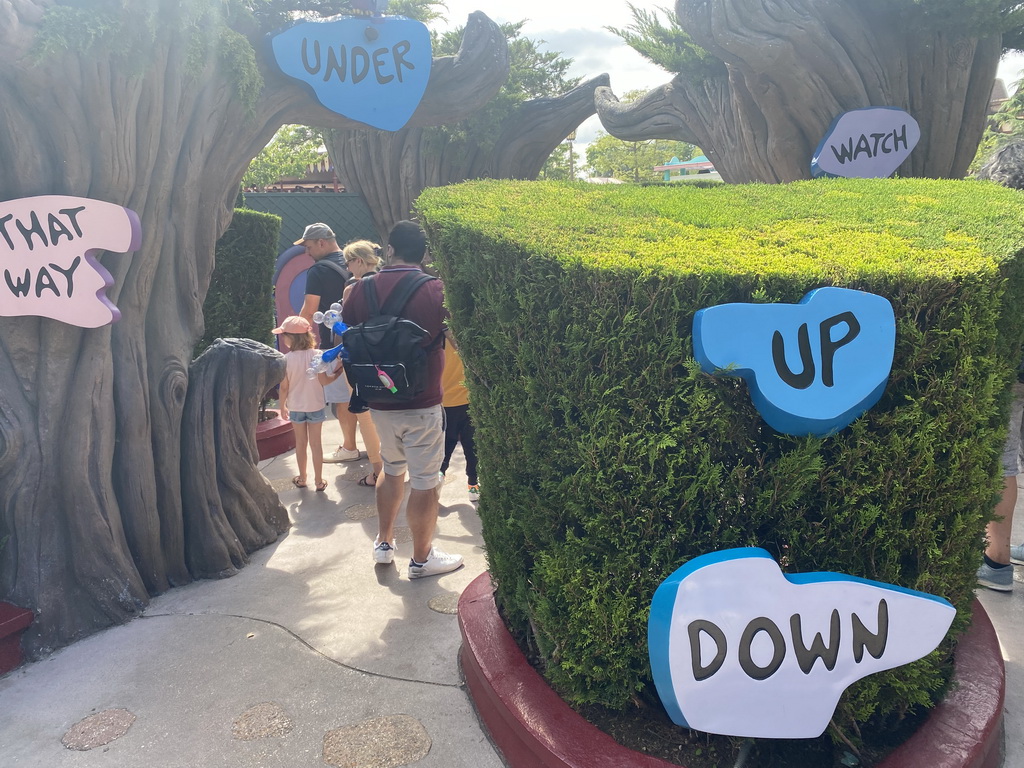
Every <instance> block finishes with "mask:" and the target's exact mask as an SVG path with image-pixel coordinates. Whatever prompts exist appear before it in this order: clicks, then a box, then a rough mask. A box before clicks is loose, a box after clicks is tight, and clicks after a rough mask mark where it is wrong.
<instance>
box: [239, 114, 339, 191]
mask: <svg viewBox="0 0 1024 768" xmlns="http://www.w3.org/2000/svg"><path fill="white" fill-rule="evenodd" d="M326 151H327V150H325V149H324V140H323V137H322V136H321V135H320V132H319V131H316V130H313V129H310V128H307V127H306V126H304V125H285V126H282V128H281V130H279V131H278V132H277V133H276V134H274V138H273V139H271V140H270V143H269V144H267V146H265V147H264V148H263V150H262V151H261V152H260V153H259V154H258V155H256V157H254V158H253V161H252V162H251V163H250V164H249V170H247V171H246V172H245V176H243V177H242V186H243V187H245V188H247V189H248V188H249V187H256V188H259V189H262V188H263V187H266V186H269V185H270V184H273V183H274V182H275V181H277V180H278V179H280V178H282V177H285V176H300V177H301V176H302V175H303V174H305V173H306V169H307V168H308V167H309V166H310V165H312V164H313V163H315V162H316V161H317V160H319V159H320V158H321V157H323V156H324V154H325V153H326Z"/></svg>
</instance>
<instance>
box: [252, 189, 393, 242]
mask: <svg viewBox="0 0 1024 768" xmlns="http://www.w3.org/2000/svg"><path fill="white" fill-rule="evenodd" d="M245 207H246V208H252V209H253V210H254V211H263V212H264V213H273V214H275V215H277V216H280V217H281V237H280V241H279V243H278V253H283V252H284V251H285V250H286V249H288V248H289V247H290V246H291V245H292V243H294V242H295V241H296V240H298V239H299V238H300V237H301V236H302V230H303V229H305V227H306V225H307V224H313V223H315V222H318V221H322V222H323V223H324V224H326V225H327V226H329V227H330V228H331V229H333V230H334V233H335V234H336V235H337V236H338V244H339V245H344V244H345V243H347V242H349V241H350V240H359V239H362V238H365V239H367V240H373V241H374V242H376V241H377V239H378V236H377V230H376V228H375V227H374V225H373V216H371V215H370V209H369V208H368V207H367V206H366V201H365V200H363V198H362V196H361V195H354V194H350V193H345V192H343V193H338V194H336V193H333V192H246V193H245Z"/></svg>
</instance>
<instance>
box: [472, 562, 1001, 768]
mask: <svg viewBox="0 0 1024 768" xmlns="http://www.w3.org/2000/svg"><path fill="white" fill-rule="evenodd" d="M459 629H460V631H461V632H462V649H461V651H460V654H459V656H460V659H461V661H462V669H463V674H464V675H465V678H466V685H467V687H468V688H469V693H470V697H471V698H472V699H473V703H474V704H475V705H476V708H477V712H478V714H479V716H480V719H481V720H482V721H483V723H484V726H485V727H486V728H487V731H488V732H489V734H490V737H491V740H492V741H493V742H494V744H495V746H496V747H497V748H498V750H499V751H500V752H501V753H502V755H503V757H504V758H505V760H506V762H507V763H508V765H509V766H511V768H538V767H542V768H678V766H676V765H675V764H673V763H668V762H666V761H664V760H661V759H659V758H655V757H651V756H650V755H645V754H642V753H640V752H634V751H633V750H630V749H627V748H626V747H623V746H621V745H620V744H618V743H617V742H615V741H614V740H613V739H612V738H611V737H610V736H608V735H607V734H605V733H604V732H602V731H600V730H598V729H597V728H596V727H595V726H593V725H591V724H590V723H589V722H587V721H586V720H584V719H583V718H582V717H581V716H580V715H578V714H576V712H575V711H573V710H572V708H570V707H569V705H568V704H566V703H565V702H564V701H562V699H561V698H560V697H559V696H558V695H557V694H556V693H555V692H554V691H553V690H552V689H551V688H550V687H549V686H548V684H547V682H546V681H545V680H544V678H542V677H541V676H540V674H538V673H537V671H536V670H535V669H534V668H533V667H532V666H531V665H530V663H529V662H528V661H527V660H526V657H525V656H523V654H522V652H521V651H520V650H519V646H517V645H516V643H515V641H514V640H513V639H512V636H511V635H510V634H509V632H508V630H507V629H506V628H505V624H504V622H503V621H502V619H501V616H500V615H499V614H498V610H497V608H496V607H495V604H494V590H493V588H492V586H491V576H490V574H489V573H486V572H485V573H483V574H481V575H480V576H479V577H477V578H476V579H474V580H473V582H472V583H470V585H469V586H468V587H466V589H465V591H464V592H463V593H462V596H461V597H460V598H459ZM1005 683H1006V679H1005V669H1004V667H1003V658H1002V653H1001V651H1000V648H999V641H998V639H997V637H996V633H995V629H994V628H993V627H992V622H991V621H990V620H989V618H988V615H987V614H986V613H985V610H984V608H982V606H981V603H979V602H978V601H977V600H975V601H974V620H973V621H972V623H971V627H970V629H968V631H967V632H966V633H965V634H964V636H963V637H962V638H961V640H960V642H959V643H958V644H957V649H956V655H955V662H954V672H953V682H952V685H951V688H950V692H949V693H948V694H947V696H946V698H945V699H944V700H943V701H941V702H940V703H939V704H938V706H936V707H935V709H933V710H932V712H931V714H930V715H929V716H928V719H927V720H926V721H925V722H924V723H923V724H922V725H921V727H920V728H918V730H917V731H916V732H915V733H914V735H913V736H911V737H910V739H908V740H907V741H906V742H905V743H904V744H902V745H901V746H900V747H898V748H897V749H896V750H894V751H893V752H892V753H890V754H889V755H888V756H887V757H886V758H885V759H884V760H883V761H882V762H880V763H879V764H878V765H877V766H876V768H996V767H997V766H999V765H1000V764H1001V762H1002V746H1003V697H1004V694H1005Z"/></svg>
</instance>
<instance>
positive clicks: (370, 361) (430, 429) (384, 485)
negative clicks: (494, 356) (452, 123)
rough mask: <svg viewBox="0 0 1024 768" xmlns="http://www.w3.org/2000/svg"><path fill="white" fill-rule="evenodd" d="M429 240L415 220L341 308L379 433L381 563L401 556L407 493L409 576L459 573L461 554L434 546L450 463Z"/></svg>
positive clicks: (354, 365) (348, 346) (398, 230)
mask: <svg viewBox="0 0 1024 768" xmlns="http://www.w3.org/2000/svg"><path fill="white" fill-rule="evenodd" d="M426 249H427V237H426V234H425V233H424V232H423V229H422V228H421V227H420V226H419V225H418V224H416V223H414V222H412V221H400V222H398V223H397V224H395V226H394V227H393V228H392V229H391V233H390V234H389V235H388V249H387V250H388V253H387V266H385V267H384V268H383V269H382V270H381V271H380V272H378V273H377V274H375V275H368V276H367V277H364V278H363V279H362V280H360V281H359V282H357V283H356V284H355V285H354V286H353V288H352V291H351V293H350V294H349V296H348V299H346V301H345V304H344V306H343V307H342V320H343V321H344V322H345V324H346V325H348V326H349V328H348V330H347V331H345V334H344V336H343V341H344V343H345V350H346V352H347V354H348V359H347V360H346V361H345V372H346V374H347V375H348V379H349V383H350V384H351V385H352V388H353V392H354V393H355V394H357V395H359V396H360V397H363V398H364V399H365V400H367V401H368V402H369V404H370V410H371V412H372V414H373V421H374V424H375V425H376V426H377V432H378V433H379V434H380V443H381V457H382V458H383V461H384V476H383V477H382V478H381V479H380V481H378V483H377V523H378V532H377V538H376V540H375V541H374V543H373V559H374V562H376V563H390V562H392V561H393V560H394V557H395V537H394V527H395V520H396V519H397V517H398V510H399V508H400V507H401V504H402V498H403V496H404V495H405V473H406V472H407V471H408V473H409V479H410V485H411V491H410V493H409V502H408V504H407V506H406V513H405V514H406V519H407V520H408V523H409V530H410V531H411V533H412V541H413V551H412V558H411V560H410V561H409V578H410V579H418V578H423V577H424V576H438V575H440V574H442V573H448V572H450V571H454V570H456V569H458V568H460V567H462V564H463V563H462V556H461V555H450V554H447V553H445V552H442V551H441V550H439V549H437V548H436V547H432V546H431V544H432V542H433V539H434V529H435V527H436V525H437V490H436V489H437V485H438V473H439V471H440V469H441V461H442V459H443V458H444V417H443V409H442V408H441V397H442V390H441V372H442V370H443V368H444V348H443V346H442V345H443V343H444V331H445V321H446V320H447V317H448V311H447V310H446V309H445V307H444V289H443V287H442V285H441V281H440V280H438V279H436V278H433V277H430V276H429V275H427V274H425V273H424V272H423V270H422V263H423V257H424V255H425V254H426Z"/></svg>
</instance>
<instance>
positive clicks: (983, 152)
mask: <svg viewBox="0 0 1024 768" xmlns="http://www.w3.org/2000/svg"><path fill="white" fill-rule="evenodd" d="M1021 86H1024V80H1018V81H1017V83H1015V85H1014V87H1015V88H1016V89H1017V90H1016V91H1015V92H1014V94H1013V96H1011V97H1010V98H1009V99H1008V100H1007V101H1006V103H1004V104H1003V105H1002V106H1001V107H1000V108H999V111H997V112H996V113H995V114H994V115H992V116H991V117H989V119H988V123H987V125H986V126H985V135H984V136H982V138H981V144H979V145H978V153H977V154H976V155H975V156H974V161H973V162H972V163H971V171H972V172H973V171H976V170H977V169H978V168H980V167H981V165H982V164H983V163H984V162H985V160H986V159H988V156H989V155H991V154H992V153H993V152H995V151H996V150H997V149H999V148H1000V147H1001V146H1003V144H1006V143H1007V142H1008V141H1015V140H1017V139H1021V138H1024V90H1022V88H1021Z"/></svg>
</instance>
